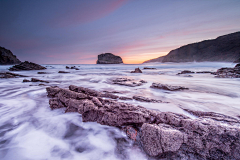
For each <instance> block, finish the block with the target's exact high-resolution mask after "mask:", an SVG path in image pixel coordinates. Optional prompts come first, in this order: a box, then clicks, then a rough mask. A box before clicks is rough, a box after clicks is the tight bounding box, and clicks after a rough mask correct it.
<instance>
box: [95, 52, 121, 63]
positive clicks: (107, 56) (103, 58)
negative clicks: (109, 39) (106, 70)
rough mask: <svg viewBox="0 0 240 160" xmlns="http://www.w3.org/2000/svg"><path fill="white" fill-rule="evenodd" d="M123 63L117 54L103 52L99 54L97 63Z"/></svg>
mask: <svg viewBox="0 0 240 160" xmlns="http://www.w3.org/2000/svg"><path fill="white" fill-rule="evenodd" d="M121 63H123V61H122V58H121V57H120V56H115V55H114V54H112V53H103V54H100V55H98V60H97V64H121Z"/></svg>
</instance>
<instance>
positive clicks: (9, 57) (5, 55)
mask: <svg viewBox="0 0 240 160" xmlns="http://www.w3.org/2000/svg"><path fill="white" fill-rule="evenodd" d="M19 63H21V61H20V60H19V59H17V57H16V56H15V55H13V53H12V52H11V51H10V50H8V49H5V48H3V47H0V65H6V64H19Z"/></svg>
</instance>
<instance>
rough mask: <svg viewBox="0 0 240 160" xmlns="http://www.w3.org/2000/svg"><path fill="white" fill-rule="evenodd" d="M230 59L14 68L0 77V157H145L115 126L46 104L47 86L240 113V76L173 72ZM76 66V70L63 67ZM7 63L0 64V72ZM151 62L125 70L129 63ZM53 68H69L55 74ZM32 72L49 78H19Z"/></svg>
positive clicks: (162, 106) (179, 109)
mask: <svg viewBox="0 0 240 160" xmlns="http://www.w3.org/2000/svg"><path fill="white" fill-rule="evenodd" d="M234 65H235V64H234V63H218V62H214V63H213V62H202V63H149V64H139V65H127V64H119V65H100V64H98V65H96V64H94V65H86V64H84V65H83V64H76V65H43V66H45V67H47V69H46V70H43V72H48V73H49V74H37V72H39V71H16V72H14V73H17V74H22V75H26V76H29V77H24V78H22V77H21V78H9V79H0V159H1V160H47V159H49V160H59V159H68V160H75V159H76V160H79V159H81V160H108V159H109V160H115V159H116V160H120V159H124V160H125V159H129V160H135V159H138V160H144V159H149V157H148V156H147V155H146V154H145V153H144V152H143V151H142V149H141V148H139V147H138V145H136V144H135V143H134V142H132V141H131V140H129V139H128V138H127V136H126V135H125V134H124V133H123V132H122V131H121V130H120V129H118V128H115V127H110V126H104V125H100V124H98V123H95V122H87V123H83V122H82V118H81V115H80V114H78V113H64V109H56V110H51V109H50V108H49V104H48V101H49V98H47V93H46V87H47V86H59V87H61V88H68V86H69V85H76V86H81V87H87V88H91V89H94V90H97V91H118V92H120V93H118V94H116V95H119V96H125V97H132V96H134V95H139V96H144V97H148V98H151V99H157V100H162V101H164V102H169V103H146V102H139V101H135V100H127V101H122V102H126V103H131V104H134V105H141V106H143V107H146V108H148V109H154V110H159V111H164V112H166V111H170V112H175V113H181V114H185V115H187V116H190V117H191V118H194V116H192V115H190V114H189V113H187V112H185V111H184V110H183V108H185V109H191V110H199V111H205V112H217V113H222V114H226V115H230V116H238V115H240V79H234V78H215V77H214V75H212V74H196V73H195V74H190V75H191V76H189V75H176V74H177V73H179V72H181V71H183V70H191V71H194V72H198V71H213V72H214V71H216V70H217V69H219V68H221V67H234ZM66 66H69V67H72V66H76V67H77V68H79V70H74V69H66ZM9 67H11V66H0V72H5V71H7V69H8V68H9ZM137 67H139V68H140V69H143V68H144V67H152V68H156V69H154V70H142V71H143V73H130V71H133V70H134V69H135V68H137ZM58 71H68V72H70V73H66V74H63V73H62V74H61V73H58ZM32 77H34V78H38V79H41V80H46V81H49V82H50V83H48V84H46V86H39V85H38V84H39V83H38V82H29V83H23V82H22V81H23V79H29V80H30V79H31V78H32ZM120 77H125V78H131V79H135V80H145V81H147V83H144V84H143V85H142V86H138V87H128V86H123V85H114V84H111V83H110V81H111V80H112V79H114V78H120ZM154 82H158V83H163V84H169V85H177V86H184V87H187V88H189V90H184V91H174V92H173V91H165V90H160V89H154V88H150V86H151V84H152V83H154Z"/></svg>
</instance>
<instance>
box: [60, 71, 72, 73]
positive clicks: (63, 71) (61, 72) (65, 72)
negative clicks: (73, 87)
mask: <svg viewBox="0 0 240 160" xmlns="http://www.w3.org/2000/svg"><path fill="white" fill-rule="evenodd" d="M58 73H70V72H66V71H58Z"/></svg>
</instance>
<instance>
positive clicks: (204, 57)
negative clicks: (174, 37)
mask: <svg viewBox="0 0 240 160" xmlns="http://www.w3.org/2000/svg"><path fill="white" fill-rule="evenodd" d="M239 42H240V32H235V33H231V34H227V35H223V36H220V37H218V38H216V39H212V40H205V41H202V42H198V43H192V44H188V45H185V46H182V47H180V48H177V49H174V50H172V51H170V52H169V53H168V54H167V55H166V56H163V57H159V58H156V59H152V60H149V61H145V62H144V63H146V62H194V61H196V62H203V61H215V62H235V63H238V62H239V60H240V43H239Z"/></svg>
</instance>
